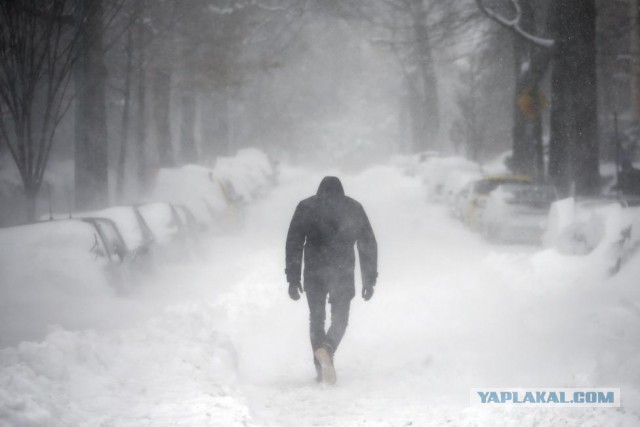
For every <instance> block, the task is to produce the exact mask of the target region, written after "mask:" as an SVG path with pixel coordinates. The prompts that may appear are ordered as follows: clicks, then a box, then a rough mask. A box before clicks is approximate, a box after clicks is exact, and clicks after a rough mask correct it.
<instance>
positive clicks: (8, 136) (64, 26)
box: [0, 0, 81, 221]
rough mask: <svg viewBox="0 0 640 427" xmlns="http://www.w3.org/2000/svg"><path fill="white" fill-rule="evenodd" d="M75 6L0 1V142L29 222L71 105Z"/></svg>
mask: <svg viewBox="0 0 640 427" xmlns="http://www.w3.org/2000/svg"><path fill="white" fill-rule="evenodd" d="M75 6H76V3H75V2H72V1H67V0H19V1H18V0H16V1H2V2H0V57H1V58H2V61H0V142H2V143H3V144H5V145H6V147H7V149H8V151H9V152H10V153H11V157H12V158H13V160H14V162H15V164H16V166H17V168H18V171H19V172H20V177H21V179H22V183H23V186H24V191H25V195H26V200H27V212H26V217H27V220H28V221H33V220H34V219H35V201H36V197H37V195H38V191H39V190H40V187H41V185H42V181H43V177H44V173H45V171H46V168H47V163H48V160H49V155H50V153H51V147H52V145H53V141H54V135H55V131H56V128H57V127H58V125H59V124H60V121H61V120H62V117H63V116H64V114H65V113H66V111H67V109H68V107H69V105H70V97H69V96H68V88H69V79H70V76H71V74H72V73H71V71H72V67H73V66H74V64H75V62H76V60H77V59H78V54H79V46H80V43H79V41H80V39H81V34H80V32H79V31H78V30H77V27H75V26H74V20H75V18H74V17H75V14H76V10H75Z"/></svg>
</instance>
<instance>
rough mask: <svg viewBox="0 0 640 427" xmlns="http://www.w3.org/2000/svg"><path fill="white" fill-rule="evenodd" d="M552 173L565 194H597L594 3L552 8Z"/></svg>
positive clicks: (580, 1) (587, 1)
mask: <svg viewBox="0 0 640 427" xmlns="http://www.w3.org/2000/svg"><path fill="white" fill-rule="evenodd" d="M551 14H552V16H553V25H552V31H553V37H554V39H555V41H556V46H555V49H554V53H553V70H552V83H551V84H552V111H551V140H550V153H549V155H550V159H549V173H550V175H551V177H552V179H553V180H554V182H555V184H556V185H557V186H558V188H559V189H560V190H561V191H562V192H564V193H565V194H566V193H568V192H569V190H570V189H571V187H573V186H574V185H575V191H576V193H577V194H578V195H586V194H592V193H595V192H597V191H598V189H599V181H600V176H599V170H598V169H599V153H598V115H597V108H598V106H597V85H596V49H595V35H596V31H595V27H596V26H595V24H596V7H595V0H572V1H557V2H554V3H553V6H552V10H551Z"/></svg>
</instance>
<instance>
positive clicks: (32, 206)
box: [24, 184, 38, 224]
mask: <svg viewBox="0 0 640 427" xmlns="http://www.w3.org/2000/svg"><path fill="white" fill-rule="evenodd" d="M24 194H25V201H26V204H25V208H26V218H27V223H29V224H31V223H34V222H36V201H37V199H38V188H37V186H35V185H33V184H27V185H26V186H25V191H24Z"/></svg>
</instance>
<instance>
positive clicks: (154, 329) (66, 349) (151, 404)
mask: <svg viewBox="0 0 640 427" xmlns="http://www.w3.org/2000/svg"><path fill="white" fill-rule="evenodd" d="M320 178H321V176H320V175H315V176H309V175H308V174H306V173H305V174H303V173H302V172H301V171H297V170H289V169H287V170H285V173H284V174H283V176H282V183H281V185H280V187H278V188H277V189H276V190H274V191H273V193H272V194H271V195H269V197H267V198H265V199H263V200H260V201H258V202H257V203H256V204H254V205H252V206H251V207H250V209H249V210H248V211H247V213H246V218H245V224H246V226H245V227H244V229H243V230H241V231H239V232H238V233H236V234H233V235H229V236H226V237H223V238H218V239H216V240H215V241H214V242H212V247H211V255H210V259H209V260H208V262H207V264H206V266H204V267H195V266H182V267H180V268H175V269H173V270H172V269H168V270H167V272H166V275H165V277H162V278H161V280H160V278H159V280H158V283H157V287H156V288H152V287H146V288H144V289H141V290H140V291H139V292H138V294H137V295H135V296H134V297H132V299H131V300H130V301H128V302H127V304H126V306H123V307H120V309H121V312H122V314H123V316H124V318H126V319H130V318H131V317H132V316H130V315H126V313H131V312H132V311H135V312H140V311H142V312H143V313H142V314H140V317H141V318H142V320H141V321H140V322H139V323H138V324H137V326H135V327H133V328H124V327H120V326H119V327H118V328H116V330H115V331H104V332H81V333H72V332H65V331H60V332H57V333H54V334H51V335H49V337H48V338H47V340H46V341H45V342H44V343H41V344H23V345H21V346H20V347H17V348H12V349H5V350H2V351H0V367H1V368H2V370H0V425H2V421H3V420H8V421H7V425H18V424H19V425H51V424H58V425H108V426H110V425H114V426H120V425H149V426H156V425H219V426H228V425H266V426H323V425H328V426H353V425H380V426H402V425H420V426H421V425H442V424H447V423H448V424H453V425H514V426H516V425H549V424H554V425H559V424H565V425H578V424H591V425H604V424H606V425H612V424H618V425H629V426H631V425H638V423H639V421H640V419H639V418H638V416H637V414H638V413H639V411H638V401H639V400H640V399H639V398H638V392H637V382H638V380H640V378H639V375H640V374H639V372H640V366H638V362H637V360H638V358H637V357H636V356H638V354H639V351H638V350H639V347H638V340H637V331H638V330H639V329H638V319H637V318H633V316H629V315H628V314H627V311H625V310H624V309H621V308H620V298H621V295H623V294H621V293H616V294H614V295H611V294H604V293H603V292H601V290H600V289H601V286H599V285H600V284H601V283H600V280H593V283H592V284H590V283H589V282H588V281H586V280H585V279H584V278H583V277H578V276H576V275H575V274H572V273H571V272H566V271H564V270H563V269H562V268H559V267H558V266H557V264H558V263H557V262H556V261H557V260H555V259H554V258H553V257H550V256H546V255H545V254H537V253H535V251H534V250H533V249H531V248H526V247H506V248H505V247H499V246H491V245H488V244H487V243H485V242H483V241H482V240H481V239H480V237H478V236H476V235H474V234H472V233H470V232H469V231H468V230H466V229H465V228H464V227H463V226H462V225H460V224H458V223H457V222H456V221H454V220H452V219H450V218H449V217H448V215H447V214H446V212H445V209H444V208H443V207H441V206H434V205H429V204H426V203H425V201H424V190H423V188H422V187H421V186H420V185H419V184H418V182H417V181H415V180H412V179H409V178H405V177H403V176H401V175H400V174H399V173H398V172H396V171H395V170H393V169H390V168H376V169H372V170H369V171H366V172H365V173H363V174H360V175H358V176H356V177H348V178H345V179H344V181H343V182H344V185H345V190H346V191H347V193H348V194H350V195H352V196H353V197H355V198H356V199H358V200H360V201H361V202H362V203H363V205H364V206H365V209H366V210H367V213H368V214H369V217H370V219H371V222H372V225H373V227H374V230H375V232H376V235H377V238H378V242H379V247H380V278H379V282H378V286H377V288H376V294H375V295H374V298H373V299H372V301H370V302H368V303H365V302H363V301H362V299H361V298H359V297H357V298H356V299H355V300H354V302H353V305H352V312H351V318H350V325H349V328H348V330H347V334H346V336H345V339H344V341H343V344H342V347H341V348H340V350H339V352H338V354H337V358H336V368H337V372H338V384H337V385H336V386H335V387H324V386H321V385H317V384H315V382H314V381H313V376H314V371H313V366H312V364H311V352H310V348H309V342H308V320H307V319H308V309H307V307H306V302H305V301H304V300H301V301H298V302H293V301H291V300H289V298H288V296H287V293H286V283H285V279H284V273H283V268H284V266H283V263H284V238H285V234H286V229H287V226H288V222H289V220H290V217H291V215H292V213H293V209H294V208H295V205H296V204H297V202H298V201H299V200H300V199H302V198H304V197H307V196H308V195H309V194H310V193H313V192H314V191H315V188H316V186H317V184H318V183H319V181H320ZM630 277H631V276H629V275H627V276H624V275H621V278H620V279H619V280H620V281H626V282H629V281H633V280H632V279H631V278H630ZM576 281H581V283H580V292H579V293H576V286H575V282H576ZM626 282H624V283H626ZM621 283H622V282H621ZM608 285H611V286H613V285H616V283H609V284H608ZM618 285H620V283H618ZM358 287H359V285H358ZM637 295H638V294H637V291H636V293H634V294H632V296H633V297H637ZM635 301H637V299H636V300H635ZM167 305H171V307H170V308H168V309H164V307H165V306H167ZM598 313H605V315H601V314H598ZM147 317H151V318H152V320H149V321H145V320H144V319H145V318H147ZM611 331H614V332H615V333H611ZM634 334H635V335H634ZM630 336H632V337H633V336H636V338H635V339H634V340H630V339H629V337H630ZM226 337H228V339H227V338H226ZM234 365H235V366H237V376H236V375H235V374H234V373H233V370H232V369H231V367H232V366H234ZM500 386H505V387H534V386H538V387H563V386H567V387H571V386H590V387H595V386H609V387H622V388H623V403H624V401H625V398H627V399H628V400H627V401H626V402H627V403H628V405H626V406H625V407H624V408H621V409H601V410H593V409H579V410H578V409H560V410H559V409H555V410H543V409H535V410H533V409H514V410H509V409H494V410H488V409H485V408H470V407H469V388H471V387H500ZM625 393H626V394H625ZM631 408H635V409H634V410H632V409H631ZM634 411H635V412H634ZM52 421H53V422H52Z"/></svg>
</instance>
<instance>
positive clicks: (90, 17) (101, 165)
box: [75, 0, 109, 210]
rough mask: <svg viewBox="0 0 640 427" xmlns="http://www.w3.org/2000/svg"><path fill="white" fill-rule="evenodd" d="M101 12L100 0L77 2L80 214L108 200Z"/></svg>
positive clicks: (77, 200)
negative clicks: (79, 23) (79, 28)
mask: <svg viewBox="0 0 640 427" xmlns="http://www.w3.org/2000/svg"><path fill="white" fill-rule="evenodd" d="M102 10H103V9H102V0H82V1H81V2H80V7H79V13H80V18H81V22H82V40H81V44H82V46H81V49H82V53H81V56H80V59H79V61H78V63H77V66H76V72H75V77H76V120H75V138H76V140H75V205H76V209H80V210H84V209H94V208H99V207H102V206H105V205H107V204H108V200H109V182H108V179H109V171H108V153H107V124H106V105H105V83H106V67H105V65H104V50H103V45H102V32H103V22H102Z"/></svg>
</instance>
